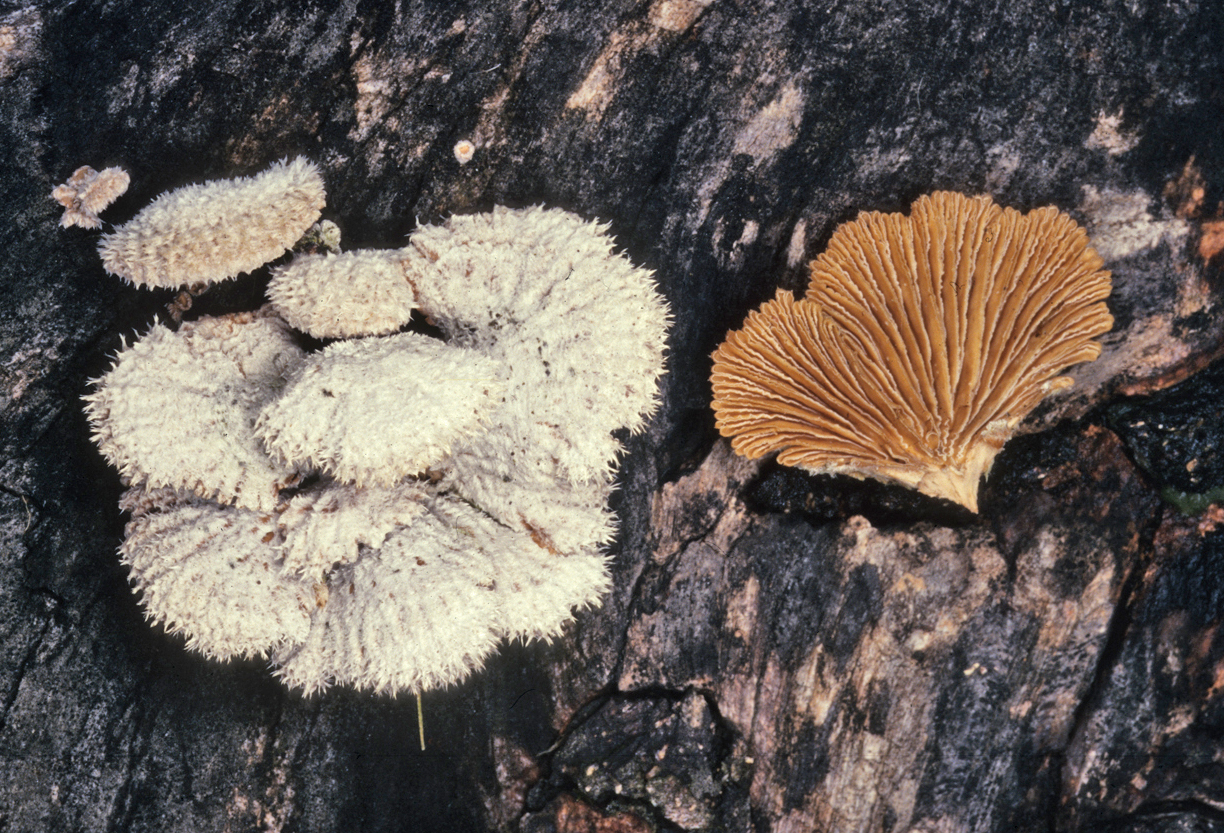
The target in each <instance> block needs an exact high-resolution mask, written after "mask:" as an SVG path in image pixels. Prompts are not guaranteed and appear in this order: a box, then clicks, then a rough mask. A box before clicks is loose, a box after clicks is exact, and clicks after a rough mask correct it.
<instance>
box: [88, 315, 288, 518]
mask: <svg viewBox="0 0 1224 833" xmlns="http://www.w3.org/2000/svg"><path fill="white" fill-rule="evenodd" d="M302 360H303V353H302V351H301V350H300V349H299V348H298V347H297V346H296V345H295V344H294V343H293V339H292V337H291V335H290V333H289V330H288V328H287V327H286V326H285V324H284V322H282V321H281V320H280V319H279V318H277V317H276V316H275V315H274V314H272V313H271V312H270V311H268V310H266V309H265V310H261V311H258V312H253V313H251V312H243V313H236V314H233V315H226V316H221V317H219V318H201V319H200V320H198V321H195V322H191V323H187V324H184V325H182V327H180V328H179V330H178V331H177V332H176V331H173V330H169V329H167V328H166V327H163V326H162V325H160V324H158V325H155V326H154V327H153V329H152V330H150V331H149V333H148V334H147V335H146V336H145V337H144V338H142V339H140V341H138V342H136V343H135V344H133V345H131V346H130V347H128V348H127V349H125V350H124V351H122V352H121V353H120V354H119V357H118V361H117V362H116V363H115V366H114V367H113V368H112V369H111V370H110V371H109V372H108V373H107V374H106V375H104V376H103V377H102V378H101V379H98V380H96V384H97V390H96V391H95V392H94V393H92V394H89V395H88V396H86V397H85V402H86V406H85V411H86V414H87V415H88V417H89V422H90V425H91V426H92V428H93V439H94V442H95V443H97V445H98V448H99V449H101V451H102V454H103V455H104V456H105V457H106V459H107V460H109V461H110V463H111V464H112V465H114V466H115V467H116V468H118V469H119V472H120V474H121V475H122V476H123V478H124V480H125V481H126V482H127V483H128V484H130V485H136V486H144V487H145V488H149V489H152V488H157V487H159V486H171V487H174V488H179V489H185V490H188V491H192V492H195V493H196V494H197V495H199V496H201V497H205V498H211V499H215V500H217V501H219V502H221V503H234V504H237V505H239V506H243V507H246V508H249V509H258V510H261V511H269V510H271V509H272V508H273V507H274V506H275V505H276V497H277V493H278V492H279V491H280V489H281V487H282V486H283V485H284V484H285V483H287V482H288V481H289V480H291V479H292V478H293V477H294V475H295V470H294V469H293V468H292V467H290V466H285V465H280V464H277V463H275V462H274V461H273V460H272V459H271V458H270V457H269V456H268V454H267V453H266V452H265V451H264V447H263V444H262V443H261V442H260V440H259V438H258V437H256V436H255V433H254V423H255V418H256V416H258V414H259V412H260V409H262V408H263V407H264V406H265V405H266V404H267V403H268V402H270V401H272V400H273V399H274V398H275V397H276V396H277V395H278V394H279V393H280V391H281V390H282V389H283V388H284V385H285V375H286V374H287V373H288V372H289V371H290V370H292V369H293V368H295V367H296V366H297V365H298V364H300V363H301V361H302Z"/></svg>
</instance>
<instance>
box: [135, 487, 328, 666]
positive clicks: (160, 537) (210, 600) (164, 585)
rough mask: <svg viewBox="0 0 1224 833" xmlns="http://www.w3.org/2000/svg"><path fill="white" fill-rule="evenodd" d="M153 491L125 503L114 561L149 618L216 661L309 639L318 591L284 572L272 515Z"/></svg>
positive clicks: (166, 492)
mask: <svg viewBox="0 0 1224 833" xmlns="http://www.w3.org/2000/svg"><path fill="white" fill-rule="evenodd" d="M131 491H132V492H142V491H143V490H131ZM158 491H159V492H160V494H155V495H140V494H136V495H133V494H132V493H131V492H129V494H128V495H126V496H125V498H124V500H125V503H126V504H127V505H128V506H129V507H133V508H134V509H135V512H134V514H133V517H132V520H131V521H129V522H128V525H127V530H126V533H127V536H126V538H125V539H124V542H123V546H122V547H120V549H119V553H120V555H121V556H122V559H123V563H124V564H126V565H127V566H128V567H129V568H130V569H131V580H132V583H133V585H135V587H136V590H137V591H139V592H140V594H141V605H142V606H143V607H144V610H145V615H146V616H147V617H148V618H149V619H150V620H151V621H154V622H157V623H160V624H162V625H164V626H165V627H166V630H167V631H169V632H170V633H176V632H180V631H181V632H183V633H184V634H186V636H187V646H188V647H189V648H192V649H194V650H196V651H199V652H200V653H202V654H204V655H206V656H209V657H213V658H216V659H228V658H230V657H236V656H243V657H249V656H256V655H259V654H264V653H267V652H268V651H270V650H272V649H274V648H276V647H277V646H281V645H286V644H296V643H298V642H300V641H301V640H303V639H305V638H306V635H307V633H308V632H309V630H310V617H311V614H312V613H313V612H314V610H315V607H316V604H317V602H316V597H315V591H314V589H313V587H312V584H311V583H310V582H309V581H304V580H301V579H298V578H296V577H293V576H289V575H286V574H285V573H284V572H283V571H282V570H281V568H280V560H279V558H278V550H277V547H276V546H275V543H276V534H277V533H276V524H275V521H274V520H273V518H272V516H271V515H268V514H264V513H260V512H252V511H250V510H247V509H240V508H238V507H234V506H219V505H217V504H215V503H212V502H210V501H205V500H201V499H200V498H198V497H194V496H180V497H178V498H177V499H176V498H175V497H173V496H171V495H170V493H169V492H168V491H167V490H158Z"/></svg>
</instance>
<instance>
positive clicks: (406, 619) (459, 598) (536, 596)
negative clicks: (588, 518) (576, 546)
mask: <svg viewBox="0 0 1224 833" xmlns="http://www.w3.org/2000/svg"><path fill="white" fill-rule="evenodd" d="M428 506H429V511H428V512H426V513H424V514H422V515H421V516H419V517H417V518H416V519H414V520H413V521H412V523H411V525H410V526H404V527H400V528H399V529H397V530H395V531H394V532H392V533H391V534H390V535H389V536H387V538H386V539H385V541H384V542H383V544H382V546H381V548H379V549H378V550H377V551H374V552H369V553H366V554H365V555H363V556H362V557H361V558H360V559H359V560H358V561H357V562H356V563H355V564H353V565H351V566H346V567H340V568H337V569H336V571H335V572H334V573H332V576H331V578H330V580H329V583H328V588H329V592H328V594H327V604H326V605H325V606H324V608H323V609H322V610H321V611H319V613H318V614H317V615H316V617H315V621H314V624H313V626H312V628H311V631H310V634H309V636H308V637H307V638H306V640H305V641H304V642H303V643H302V644H300V645H297V646H286V647H285V649H284V650H282V651H280V652H278V653H277V655H276V656H275V657H274V661H275V662H276V663H278V664H280V665H281V666H282V667H281V668H280V669H279V670H278V671H277V673H278V675H280V677H281V678H282V679H283V680H284V681H285V682H286V683H287V684H289V685H290V686H293V687H296V688H303V689H305V690H306V691H307V693H310V692H312V691H315V690H318V689H322V688H325V687H327V686H328V685H329V684H331V683H340V684H351V685H354V686H356V687H358V688H371V689H374V690H376V691H387V692H399V691H422V690H425V689H430V688H436V687H439V686H445V685H450V684H451V683H454V682H458V681H459V680H462V679H463V678H464V677H466V676H467V675H468V674H469V673H471V672H472V671H473V670H475V669H476V668H479V667H480V665H481V664H482V663H483V661H484V659H485V657H486V656H487V655H488V654H490V653H491V652H492V651H493V649H494V648H495V647H496V645H497V642H498V641H499V640H500V639H501V638H502V637H503V636H510V637H512V638H514V637H521V638H524V639H530V638H534V637H545V638H547V637H550V636H553V635H555V634H557V633H559V632H560V629H561V627H562V625H564V624H565V622H567V621H569V620H570V619H571V618H572V616H573V612H572V609H573V608H574V607H576V606H581V605H587V604H591V603H593V602H595V601H596V600H597V599H598V598H599V596H600V595H601V594H602V592H603V591H604V590H605V589H606V586H607V584H608V577H607V570H606V567H605V564H604V558H603V556H601V555H598V554H595V553H589V552H588V553H582V554H578V555H573V556H570V557H560V558H559V557H557V556H553V555H550V554H549V553H548V552H547V551H546V550H544V549H543V548H541V547H540V546H538V545H537V544H536V543H535V542H533V541H532V540H531V538H530V537H529V536H528V535H526V534H525V533H519V532H514V531H512V530H509V529H506V528H505V527H503V526H501V525H500V524H497V523H496V522H494V521H493V520H492V519H491V518H489V517H488V516H486V515H484V513H482V512H480V511H479V510H477V509H474V508H473V507H471V506H468V505H467V504H465V503H463V502H462V501H459V500H456V499H455V498H451V497H447V496H438V497H436V498H434V499H433V500H431V501H430V502H429V504H428Z"/></svg>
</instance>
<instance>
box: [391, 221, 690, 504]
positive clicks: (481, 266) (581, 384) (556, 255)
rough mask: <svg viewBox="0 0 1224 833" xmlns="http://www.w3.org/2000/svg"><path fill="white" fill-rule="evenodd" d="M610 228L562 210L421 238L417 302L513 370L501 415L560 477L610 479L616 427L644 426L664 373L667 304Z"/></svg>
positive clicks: (425, 233) (535, 457)
mask: <svg viewBox="0 0 1224 833" xmlns="http://www.w3.org/2000/svg"><path fill="white" fill-rule="evenodd" d="M606 228H607V227H606V226H600V225H599V224H598V223H595V222H588V221H584V220H583V219H582V218H580V217H578V216H576V215H574V214H571V213H569V212H566V211H560V210H557V209H545V208H525V209H520V210H514V209H509V208H504V207H502V206H497V207H495V208H494V209H493V211H492V212H491V213H488V214H472V215H468V216H456V217H451V218H450V219H449V220H447V221H446V222H445V223H443V224H442V225H440V226H430V227H426V228H423V229H420V230H418V231H417V232H415V233H413V235H412V237H411V238H410V240H409V243H410V245H409V246H408V248H407V249H405V255H406V257H405V266H406V268H407V269H408V276H409V279H410V280H411V282H412V284H413V285H414V286H415V288H416V290H417V299H418V303H419V304H420V306H421V309H422V310H424V312H425V313H426V314H427V315H429V316H430V318H431V319H432V320H433V321H435V322H436V323H437V324H438V326H439V327H441V328H442V330H443V331H444V332H445V333H446V334H447V336H449V337H450V338H451V339H452V340H453V341H454V342H455V343H457V344H462V345H464V346H468V347H473V348H475V349H477V350H480V351H481V352H483V353H485V354H486V355H488V356H490V357H492V358H494V359H497V360H499V361H501V362H504V363H505V364H506V365H507V366H508V367H509V368H510V370H511V377H510V380H509V384H508V387H507V390H506V402H505V405H504V407H503V408H502V410H501V411H500V412H499V414H498V416H497V417H495V419H496V420H498V421H499V422H500V423H501V424H502V425H504V426H505V428H506V429H507V432H508V433H509V435H510V436H512V437H513V438H514V439H515V440H516V441H517V442H518V443H519V445H520V446H521V447H522V450H523V451H524V452H525V453H526V456H527V457H528V458H529V459H530V460H531V462H530V463H529V464H528V465H539V464H541V462H542V461H546V460H553V459H555V460H556V461H557V463H556V465H557V466H558V467H559V469H558V471H559V474H560V476H561V477H563V478H566V479H569V480H572V481H574V482H581V481H585V480H592V479H601V478H605V477H606V476H607V475H608V474H609V472H610V470H611V466H612V463H613V461H614V460H615V458H616V455H617V453H618V452H619V450H620V447H619V445H618V443H617V442H616V440H615V439H614V438H613V437H612V436H611V432H612V431H614V430H616V429H618V428H628V429H630V430H631V431H637V430H639V429H641V427H642V425H643V424H644V421H645V417H646V416H648V415H649V414H650V413H651V412H653V410H654V408H655V404H656V402H655V396H656V390H657V388H656V383H657V380H658V378H659V376H660V375H661V374H662V372H663V350H664V347H665V342H666V338H667V326H668V312H667V305H666V304H665V303H664V302H663V299H662V298H661V297H660V296H659V294H658V292H657V291H656V290H655V286H654V280H653V278H652V276H651V273H650V272H649V271H648V270H646V269H641V268H639V267H636V266H634V265H633V264H632V263H631V262H630V261H629V259H628V258H626V257H624V256H623V255H619V254H613V253H612V239H611V238H610V237H608V235H607V234H606V233H605V231H606Z"/></svg>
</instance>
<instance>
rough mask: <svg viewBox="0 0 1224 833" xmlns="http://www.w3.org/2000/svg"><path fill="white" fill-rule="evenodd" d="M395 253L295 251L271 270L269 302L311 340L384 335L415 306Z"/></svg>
mask: <svg viewBox="0 0 1224 833" xmlns="http://www.w3.org/2000/svg"><path fill="white" fill-rule="evenodd" d="M401 259H402V255H401V254H400V253H399V252H398V251H392V252H380V251H355V252H345V253H344V254H335V255H333V254H324V255H299V256H298V257H295V258H293V260H291V261H289V263H287V264H285V265H284V266H281V267H278V268H276V269H274V270H272V281H271V282H270V283H269V284H268V300H269V301H271V303H272V306H273V307H274V308H275V309H276V311H277V312H279V313H280V314H281V315H282V316H283V317H284V319H285V320H286V321H288V322H289V323H290V324H291V325H293V326H294V327H297V328H298V329H299V330H302V331H304V332H307V333H310V334H311V335H312V336H314V337H316V338H348V337H350V336H367V335H385V334H387V333H393V332H395V331H396V330H398V329H399V328H400V327H402V326H404V325H405V324H407V323H408V320H409V319H410V318H412V311H413V310H414V309H415V308H416V303H415V301H414V299H413V293H412V286H411V285H410V284H409V283H408V280H407V278H406V277H405V275H404V269H403V267H402V266H401V264H400V261H401Z"/></svg>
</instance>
